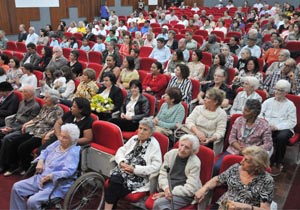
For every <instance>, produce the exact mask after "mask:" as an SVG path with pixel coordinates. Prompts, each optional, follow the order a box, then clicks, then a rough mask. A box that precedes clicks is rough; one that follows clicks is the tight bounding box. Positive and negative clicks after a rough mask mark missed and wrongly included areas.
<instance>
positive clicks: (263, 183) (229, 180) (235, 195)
mask: <svg viewBox="0 0 300 210" xmlns="http://www.w3.org/2000/svg"><path fill="white" fill-rule="evenodd" d="M239 168H240V165H239V164H238V163H236V164H234V165H233V166H231V167H230V168H228V169H227V170H226V171H224V172H223V173H221V174H220V175H219V176H218V179H219V181H220V182H221V183H222V184H227V185H228V190H227V192H226V193H224V195H222V197H221V198H220V199H219V200H218V201H217V203H218V204H219V205H221V203H224V201H226V200H232V201H235V202H241V203H246V204H250V205H253V206H260V203H261V202H263V203H271V202H272V200H273V191H274V180H273V178H272V177H271V176H270V175H269V174H268V173H263V174H261V175H258V176H257V177H255V178H253V180H252V181H251V182H250V183H249V184H248V185H244V184H243V183H242V182H241V179H240V173H239Z"/></svg>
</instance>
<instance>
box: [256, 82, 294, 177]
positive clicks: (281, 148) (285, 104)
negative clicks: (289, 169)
mask: <svg viewBox="0 0 300 210" xmlns="http://www.w3.org/2000/svg"><path fill="white" fill-rule="evenodd" d="M290 89H291V85H290V83H289V82H288V81H287V80H279V81H278V82H277V83H276V85H275V95H274V97H272V98H269V99H268V100H266V101H265V102H264V103H263V104H262V110H261V116H262V117H263V118H264V119H265V120H267V121H268V123H269V124H270V126H271V130H272V138H273V144H274V153H273V155H272V157H271V166H272V174H273V175H274V176H278V175H279V174H280V172H281V171H282V169H283V159H284V155H285V151H286V145H287V144H288V142H289V139H290V138H291V137H292V136H293V135H294V127H295V126H296V124H297V117H296V107H295V105H294V103H293V102H292V101H290V100H288V99H287V98H286V94H288V93H289V92H290Z"/></svg>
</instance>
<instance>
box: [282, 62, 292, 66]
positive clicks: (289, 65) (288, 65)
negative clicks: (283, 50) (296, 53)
mask: <svg viewBox="0 0 300 210" xmlns="http://www.w3.org/2000/svg"><path fill="white" fill-rule="evenodd" d="M284 66H286V67H292V65H289V64H286V63H285V64H284Z"/></svg>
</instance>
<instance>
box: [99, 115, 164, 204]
mask: <svg viewBox="0 0 300 210" xmlns="http://www.w3.org/2000/svg"><path fill="white" fill-rule="evenodd" d="M154 130H155V125H154V123H153V121H152V118H143V119H142V120H141V121H140V122H139V128H138V134H137V135H135V136H133V137H131V138H130V139H129V140H128V141H127V142H126V144H125V145H124V146H122V147H120V148H119V149H118V151H117V153H116V156H115V161H116V163H117V164H118V165H117V166H116V167H115V168H114V169H113V171H112V175H111V178H110V180H109V185H108V187H107V188H105V206H104V209H106V210H109V209H112V208H113V207H115V206H116V204H117V202H118V200H119V199H120V198H122V197H124V196H126V195H127V194H129V193H131V192H147V191H149V189H150V183H149V177H150V175H151V174H153V173H157V172H158V171H159V169H160V166H161V163H162V160H161V150H160V146H159V143H158V142H157V140H156V139H155V138H154V137H153V136H152V134H153V132H154Z"/></svg>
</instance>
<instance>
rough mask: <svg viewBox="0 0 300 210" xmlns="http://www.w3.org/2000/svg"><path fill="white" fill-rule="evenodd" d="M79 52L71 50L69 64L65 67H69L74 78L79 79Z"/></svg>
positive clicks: (80, 68) (80, 73) (80, 71)
mask: <svg viewBox="0 0 300 210" xmlns="http://www.w3.org/2000/svg"><path fill="white" fill-rule="evenodd" d="M78 57H79V52H78V51H77V50H72V51H71V53H70V56H69V60H70V61H69V62H68V63H67V66H69V67H70V68H71V70H72V72H73V74H74V77H75V78H76V77H79V76H81V75H82V70H83V69H82V65H81V63H80V62H79V61H78Z"/></svg>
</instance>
